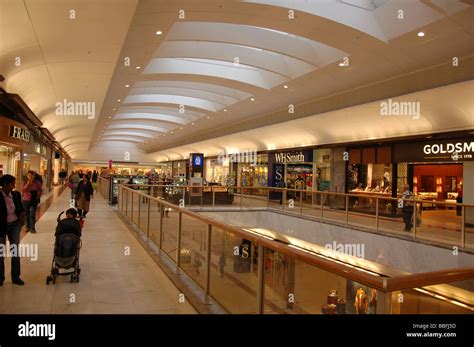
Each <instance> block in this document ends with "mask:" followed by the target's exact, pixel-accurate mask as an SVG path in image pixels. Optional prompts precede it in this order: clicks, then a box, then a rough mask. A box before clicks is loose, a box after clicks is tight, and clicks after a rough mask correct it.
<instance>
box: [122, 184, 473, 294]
mask: <svg viewBox="0 0 474 347" xmlns="http://www.w3.org/2000/svg"><path fill="white" fill-rule="evenodd" d="M181 187H182V186H181ZM193 188H195V187H193ZM120 189H123V190H127V191H131V192H132V194H137V195H139V196H144V197H146V198H147V199H149V200H152V201H155V202H157V203H158V204H160V205H162V206H165V207H168V208H172V209H173V210H175V211H177V212H179V213H181V214H184V215H187V216H189V217H191V218H194V219H196V220H199V221H201V222H204V223H206V224H207V225H211V226H212V227H213V228H214V227H216V228H219V229H222V230H223V231H226V232H230V233H232V234H235V235H237V236H240V237H243V238H245V239H247V240H249V241H252V242H254V243H256V244H258V245H262V246H264V247H266V248H269V249H272V250H274V251H276V252H278V253H282V254H285V255H288V256H290V257H293V258H294V259H297V260H300V261H303V262H305V263H307V264H310V265H314V266H317V267H319V268H321V269H323V270H326V271H328V272H331V273H334V274H336V275H339V276H342V277H345V278H348V279H351V280H354V281H357V282H359V283H362V284H365V285H367V286H370V287H372V288H374V289H377V290H380V291H382V292H392V291H396V290H401V289H408V288H416V287H423V286H429V285H435V284H440V283H451V282H457V281H464V280H470V279H474V268H472V267H471V268H459V269H446V270H438V271H432V272H424V273H415V274H409V275H403V276H394V277H386V276H382V275H377V274H375V273H374V274H372V273H371V272H368V271H367V270H365V269H362V268H357V267H355V266H353V265H351V264H346V263H343V262H341V261H340V260H338V262H335V261H332V260H330V259H328V258H324V257H320V256H317V255H315V254H312V253H314V252H313V251H309V250H304V249H301V248H300V249H298V248H294V247H290V245H289V244H285V243H283V242H281V241H277V240H271V239H268V238H265V237H263V236H259V235H257V234H253V233H249V232H247V231H245V230H243V229H240V228H238V227H234V226H231V225H228V224H226V223H224V222H222V221H219V220H216V219H213V218H211V217H208V216H205V215H202V214H199V213H196V212H193V211H190V210H188V209H186V208H182V207H179V206H178V205H175V204H172V203H170V202H167V201H164V200H163V199H160V198H155V197H153V196H150V195H148V194H146V193H143V192H140V191H136V190H134V189H132V188H129V187H127V185H123V184H122V185H120Z"/></svg>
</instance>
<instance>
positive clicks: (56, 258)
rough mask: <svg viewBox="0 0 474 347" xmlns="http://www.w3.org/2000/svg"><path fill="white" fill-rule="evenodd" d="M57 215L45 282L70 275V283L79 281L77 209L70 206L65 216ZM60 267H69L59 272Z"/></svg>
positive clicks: (79, 226) (79, 243) (79, 225)
mask: <svg viewBox="0 0 474 347" xmlns="http://www.w3.org/2000/svg"><path fill="white" fill-rule="evenodd" d="M63 213H64V212H61V213H60V214H59V216H58V219H57V221H58V225H57V226H56V233H55V234H54V236H55V237H56V241H55V243H54V255H53V261H52V264H51V273H50V275H49V276H47V277H46V284H49V283H50V282H52V283H53V284H55V283H56V277H57V276H67V275H71V283H72V282H79V275H80V273H81V268H80V267H79V252H80V249H81V234H82V232H81V223H80V222H79V221H78V220H77V211H76V210H75V209H74V208H70V209H69V210H67V211H66V218H64V219H61V215H62V214H63ZM60 269H71V271H68V272H62V273H61V272H60V271H59V270H60Z"/></svg>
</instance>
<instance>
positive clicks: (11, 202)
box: [0, 175, 25, 286]
mask: <svg viewBox="0 0 474 347" xmlns="http://www.w3.org/2000/svg"><path fill="white" fill-rule="evenodd" d="M0 185H1V186H2V189H1V193H0V245H1V246H2V249H3V250H6V249H7V248H6V241H7V237H8V242H9V243H10V247H16V249H17V250H18V249H19V244H20V230H21V227H22V226H23V225H24V208H23V205H22V203H21V194H20V193H19V192H16V191H13V188H14V187H15V177H14V176H11V175H4V176H3V177H2V178H1V179H0ZM4 256H5V254H3V251H2V252H0V286H2V285H3V281H5V263H4ZM11 258H12V265H11V278H12V283H14V284H18V285H20V286H21V285H24V284H25V282H23V280H22V279H21V278H20V255H19V254H18V252H17V254H16V256H12V257H11Z"/></svg>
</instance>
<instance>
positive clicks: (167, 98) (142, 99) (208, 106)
mask: <svg viewBox="0 0 474 347" xmlns="http://www.w3.org/2000/svg"><path fill="white" fill-rule="evenodd" d="M124 103H125V104H143V103H164V104H175V105H185V106H189V107H196V108H200V109H202V110H207V111H211V112H217V111H218V110H220V109H221V108H223V107H224V106H225V105H223V104H219V103H216V102H211V101H207V100H203V99H198V98H193V97H189V96H179V95H161V94H140V95H129V96H127V98H126V99H125V101H124Z"/></svg>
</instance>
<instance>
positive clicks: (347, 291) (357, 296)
mask: <svg viewBox="0 0 474 347" xmlns="http://www.w3.org/2000/svg"><path fill="white" fill-rule="evenodd" d="M376 312H377V291H376V290H375V289H373V288H370V287H369V286H367V285H364V284H361V283H358V282H356V281H352V280H349V279H347V278H344V277H342V276H338V275H335V274H333V273H331V272H329V271H326V270H323V269H320V268H318V267H316V266H312V265H310V264H307V263H304V262H302V261H299V260H296V259H294V258H292V257H290V256H287V255H283V254H281V253H278V252H274V251H272V250H267V252H266V256H265V313H278V314H375V313H376Z"/></svg>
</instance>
